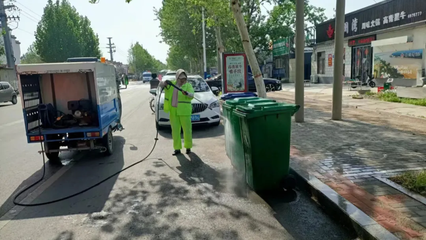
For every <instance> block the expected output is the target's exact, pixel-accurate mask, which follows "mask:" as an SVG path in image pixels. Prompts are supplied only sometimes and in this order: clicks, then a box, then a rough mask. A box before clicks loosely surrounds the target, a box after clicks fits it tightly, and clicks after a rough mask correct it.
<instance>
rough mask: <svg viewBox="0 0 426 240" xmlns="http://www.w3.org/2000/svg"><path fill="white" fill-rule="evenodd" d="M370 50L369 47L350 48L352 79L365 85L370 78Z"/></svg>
mask: <svg viewBox="0 0 426 240" xmlns="http://www.w3.org/2000/svg"><path fill="white" fill-rule="evenodd" d="M372 50H373V49H372V47H371V45H364V46H356V47H352V71H351V72H352V74H351V78H352V79H355V78H359V80H360V81H362V82H363V83H365V82H366V81H367V79H368V77H369V76H370V77H371V76H372V74H371V73H372V67H373V66H372Z"/></svg>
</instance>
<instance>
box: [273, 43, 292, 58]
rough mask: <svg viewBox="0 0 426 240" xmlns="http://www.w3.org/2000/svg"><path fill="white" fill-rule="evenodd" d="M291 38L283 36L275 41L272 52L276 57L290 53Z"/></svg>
mask: <svg viewBox="0 0 426 240" xmlns="http://www.w3.org/2000/svg"><path fill="white" fill-rule="evenodd" d="M289 49H290V38H283V39H280V40H278V41H276V42H274V45H273V49H272V54H273V56H274V57H277V56H283V55H286V54H288V53H289Z"/></svg>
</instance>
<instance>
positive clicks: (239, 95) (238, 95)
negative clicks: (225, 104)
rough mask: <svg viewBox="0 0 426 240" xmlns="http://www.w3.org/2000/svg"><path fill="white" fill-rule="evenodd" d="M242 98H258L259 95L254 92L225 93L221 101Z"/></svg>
mask: <svg viewBox="0 0 426 240" xmlns="http://www.w3.org/2000/svg"><path fill="white" fill-rule="evenodd" d="M242 97H257V94H256V93H253V92H242V93H225V94H223V95H222V96H221V97H220V99H221V100H229V99H234V98H242Z"/></svg>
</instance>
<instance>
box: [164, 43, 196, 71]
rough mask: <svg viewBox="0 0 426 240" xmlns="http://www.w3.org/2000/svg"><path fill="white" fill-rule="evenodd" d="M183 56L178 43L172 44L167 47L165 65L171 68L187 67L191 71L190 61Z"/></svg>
mask: <svg viewBox="0 0 426 240" xmlns="http://www.w3.org/2000/svg"><path fill="white" fill-rule="evenodd" d="M182 56H185V54H184V51H183V50H182V49H181V48H179V45H173V46H171V47H170V49H169V53H168V57H167V66H168V67H169V68H171V69H189V71H191V70H190V69H191V62H190V60H189V58H188V57H186V58H185V57H183V58H182Z"/></svg>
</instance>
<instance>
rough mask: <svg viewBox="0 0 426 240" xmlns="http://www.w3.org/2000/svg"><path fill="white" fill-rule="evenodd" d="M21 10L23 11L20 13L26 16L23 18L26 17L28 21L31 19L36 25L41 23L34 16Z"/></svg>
mask: <svg viewBox="0 0 426 240" xmlns="http://www.w3.org/2000/svg"><path fill="white" fill-rule="evenodd" d="M20 10H21V11H20V13H22V14H24V15H23V16H24V17H26V18H27V19H29V20H31V21H33V22H35V23H38V22H39V21H40V20H39V19H37V18H35V17H33V16H32V15H30V14H28V13H26V12H25V11H24V10H22V9H20Z"/></svg>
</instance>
